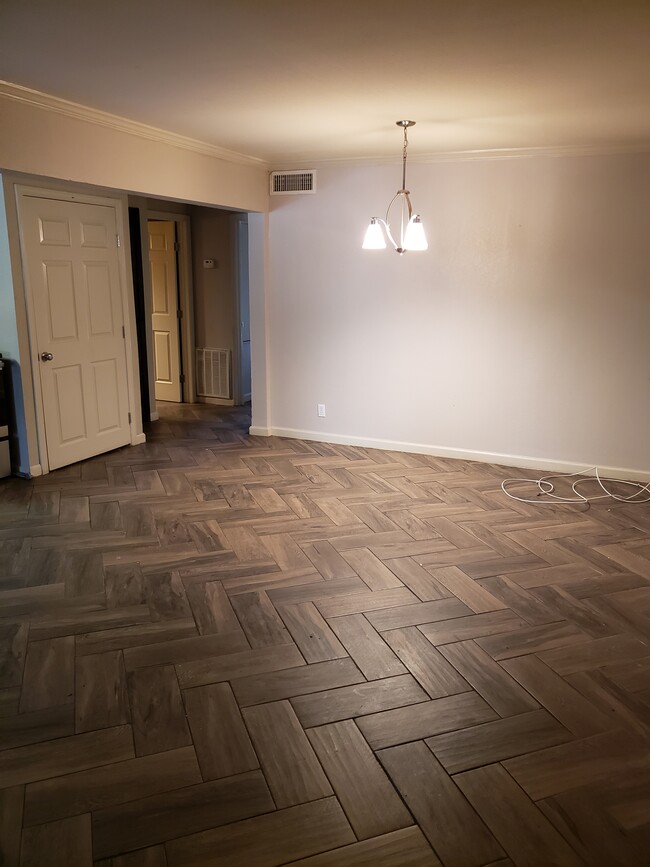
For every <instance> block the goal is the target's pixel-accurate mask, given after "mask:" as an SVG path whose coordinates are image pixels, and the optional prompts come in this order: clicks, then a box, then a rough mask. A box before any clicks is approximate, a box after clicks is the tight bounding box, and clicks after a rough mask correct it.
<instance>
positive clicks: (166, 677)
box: [128, 665, 191, 756]
mask: <svg viewBox="0 0 650 867" xmlns="http://www.w3.org/2000/svg"><path fill="white" fill-rule="evenodd" d="M128 687H129V698H130V702H131V717H132V720H133V737H134V740H135V749H136V753H137V755H138V756H147V755H150V754H151V753H161V752H164V751H165V750H173V749H176V748H177V747H183V746H185V745H186V744H189V743H191V738H190V733H189V729H188V727H187V721H186V719H185V710H184V708H183V702H182V699H181V694H180V690H179V688H178V681H177V679H176V673H175V671H174V666H173V665H156V666H150V667H149V668H138V669H136V670H135V671H130V672H129V674H128Z"/></svg>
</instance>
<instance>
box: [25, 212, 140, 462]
mask: <svg viewBox="0 0 650 867" xmlns="http://www.w3.org/2000/svg"><path fill="white" fill-rule="evenodd" d="M20 216H21V231H22V244H23V258H24V267H25V277H26V280H27V281H28V283H29V286H30V289H31V294H32V298H33V302H34V318H35V322H34V326H35V332H36V342H37V346H36V354H37V364H38V371H39V375H40V380H41V390H42V400H43V416H44V423H45V436H46V445H47V455H48V462H49V465H50V469H56V468H57V467H62V466H65V465H66V464H70V463H74V462H75V461H80V460H83V459H84V458H88V457H92V456H93V455H97V454H101V453H102V452H106V451H110V450H111V449H114V448H117V447H118V446H122V445H126V444H127V443H129V442H130V441H131V432H130V427H129V419H128V404H129V400H128V383H127V374H126V349H125V342H124V336H123V328H122V326H123V322H124V317H123V311H122V293H121V286H120V275H119V257H118V251H117V245H116V217H115V209H114V208H112V207H109V206H104V205H88V204H82V203H79V202H65V201H58V200H55V199H40V198H38V197H36V196H26V197H24V198H23V200H22V202H21V208H20ZM42 353H51V354H52V360H50V361H47V360H42V359H41V354H42Z"/></svg>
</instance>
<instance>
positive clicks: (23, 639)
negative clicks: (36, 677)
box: [0, 621, 29, 688]
mask: <svg viewBox="0 0 650 867" xmlns="http://www.w3.org/2000/svg"><path fill="white" fill-rule="evenodd" d="M28 633H29V624H28V623H23V622H21V621H17V622H15V623H12V622H7V621H5V622H3V623H0V688H8V687H11V686H20V684H21V683H22V679H23V666H24V664H25V653H26V652H27V636H28Z"/></svg>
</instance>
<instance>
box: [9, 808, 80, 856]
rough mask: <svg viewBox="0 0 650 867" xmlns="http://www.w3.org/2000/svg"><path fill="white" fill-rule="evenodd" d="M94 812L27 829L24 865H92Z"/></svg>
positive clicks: (24, 834)
mask: <svg viewBox="0 0 650 867" xmlns="http://www.w3.org/2000/svg"><path fill="white" fill-rule="evenodd" d="M92 858H93V854H92V839H91V830H90V815H89V814H88V813H86V814H85V815H83V816H71V817H70V818H68V819H60V820H58V821H56V822H47V823H45V824H43V825H34V826H33V827H32V828H25V830H24V831H23V840H22V846H21V855H20V865H21V867H32V865H34V864H38V865H39V867H60V865H61V864H65V865H66V867H68V865H69V867H90V865H91V864H92Z"/></svg>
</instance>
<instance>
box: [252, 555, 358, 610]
mask: <svg viewBox="0 0 650 867" xmlns="http://www.w3.org/2000/svg"><path fill="white" fill-rule="evenodd" d="M310 566H311V564H310ZM312 568H313V567H312ZM301 574H302V575H307V576H309V575H310V574H314V573H311V572H309V571H308V570H305V571H302V570H301ZM315 574H318V573H315ZM318 577H319V580H318V581H313V582H310V583H307V582H301V583H300V584H297V585H296V586H294V587H288V586H287V587H284V586H282V584H279V585H278V586H277V587H274V588H272V589H269V598H270V600H271V602H272V603H273V604H274V605H298V604H300V603H301V602H315V603H316V604H317V606H318V608H319V609H320V612H321V614H322V615H323V617H331V616H332V615H331V614H330V613H329V612H326V611H325V610H323V606H324V605H325V604H326V603H327V605H333V604H334V603H335V602H339V603H340V604H345V602H346V601H347V599H346V597H347V596H348V594H349V595H350V598H351V596H352V594H357V595H360V594H362V593H364V592H366V591H367V590H368V585H367V584H364V583H363V581H362V580H361V578H333V579H332V580H331V581H324V580H323V579H322V578H321V577H320V575H319V576H318ZM367 595H368V596H370V595H373V594H370V593H368V594H367ZM330 600H331V601H330ZM341 613H342V614H351V613H354V612H352V611H349V610H346V611H342V612H341Z"/></svg>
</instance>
